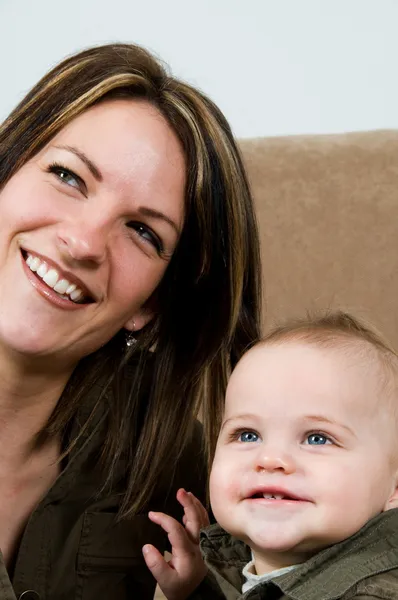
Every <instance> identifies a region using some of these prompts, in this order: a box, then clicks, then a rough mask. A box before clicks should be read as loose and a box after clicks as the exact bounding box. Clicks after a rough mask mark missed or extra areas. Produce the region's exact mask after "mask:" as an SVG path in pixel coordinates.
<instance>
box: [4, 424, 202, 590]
mask: <svg viewBox="0 0 398 600" xmlns="http://www.w3.org/2000/svg"><path fill="white" fill-rule="evenodd" d="M103 439H104V429H103V423H102V420H101V419H99V420H97V423H96V424H95V425H94V424H93V425H92V427H91V429H90V430H89V431H87V432H86V433H85V435H84V437H82V439H81V440H80V444H79V447H77V448H76V449H75V450H74V451H73V452H72V453H71V455H70V456H69V459H68V461H67V464H66V465H64V468H63V470H62V472H61V474H60V475H59V477H58V479H57V480H56V482H55V483H54V485H53V487H52V488H51V489H50V490H49V492H48V493H47V495H46V497H45V498H44V499H43V500H42V501H41V502H40V504H39V505H38V506H37V507H36V509H35V510H34V512H33V514H32V515H31V517H30V519H29V521H28V524H27V526H26V528H25V530H24V533H23V535H22V538H21V542H20V545H19V549H18V552H17V556H16V562H15V566H14V568H13V571H12V573H10V574H8V573H7V570H6V568H5V566H4V562H3V560H2V557H1V554H0V600H15V599H16V598H17V599H18V600H19V599H21V600H149V599H151V600H152V598H153V595H154V591H155V581H154V579H153V578H152V575H151V574H150V572H149V570H148V569H147V567H146V565H145V562H144V560H143V557H142V550H141V549H142V546H143V545H144V544H146V543H151V544H154V545H155V546H156V547H157V548H159V550H160V551H164V550H165V549H167V548H168V542H167V537H166V536H165V535H164V534H163V532H162V530H161V528H160V527H158V526H157V525H155V524H153V523H152V522H151V521H150V520H149V519H148V517H147V511H145V513H143V514H138V515H136V516H134V517H133V518H132V519H130V520H123V521H120V520H119V521H118V520H116V518H115V517H116V514H117V512H118V509H119V506H120V502H121V497H122V494H123V490H124V487H125V479H126V471H127V467H126V465H125V464H120V465H119V469H118V473H116V474H115V479H114V486H113V490H114V492H113V493H112V494H110V493H109V492H108V493H107V492H104V491H103V492H100V493H99V494H98V492H99V490H101V487H102V486H103V483H104V479H105V476H104V473H103V472H102V470H101V467H100V466H99V465H100V461H99V460H98V457H99V454H100V449H101V445H102V443H103ZM204 465H205V461H204V453H203V447H202V429H201V426H200V425H199V423H196V424H195V427H194V430H193V433H192V439H191V441H190V443H189V444H188V446H187V447H186V449H185V451H184V452H183V455H182V457H181V460H180V462H179V464H178V466H177V468H176V469H175V470H173V469H172V465H165V469H166V470H167V476H169V475H170V477H169V483H170V485H169V486H168V489H167V490H164V489H159V490H157V491H155V494H154V496H153V498H151V499H149V502H148V507H147V508H148V510H161V511H164V512H167V513H169V514H171V515H173V516H175V517H176V518H178V519H180V518H181V516H182V515H181V507H180V506H179V505H178V502H177V500H176V498H175V495H176V491H177V490H178V488H179V487H185V488H186V489H187V490H191V491H192V492H193V493H194V494H195V495H197V496H198V497H200V498H202V499H203V498H204V496H205V488H206V470H205V466H204Z"/></svg>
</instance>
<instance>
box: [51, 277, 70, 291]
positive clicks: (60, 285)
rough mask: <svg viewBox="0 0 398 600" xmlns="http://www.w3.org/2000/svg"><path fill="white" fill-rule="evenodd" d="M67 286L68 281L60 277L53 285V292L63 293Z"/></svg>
mask: <svg viewBox="0 0 398 600" xmlns="http://www.w3.org/2000/svg"><path fill="white" fill-rule="evenodd" d="M68 287H70V285H69V281H67V280H66V279H60V280H59V281H58V283H56V284H55V285H54V292H57V293H58V294H61V295H63V294H65V292H66V290H67V289H68Z"/></svg>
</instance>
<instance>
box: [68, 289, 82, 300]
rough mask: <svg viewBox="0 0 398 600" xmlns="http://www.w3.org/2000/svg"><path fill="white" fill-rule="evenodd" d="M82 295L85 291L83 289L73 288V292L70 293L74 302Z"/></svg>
mask: <svg viewBox="0 0 398 600" xmlns="http://www.w3.org/2000/svg"><path fill="white" fill-rule="evenodd" d="M82 296H83V293H82V292H81V290H73V292H72V293H71V294H70V297H71V299H72V300H73V301H74V302H76V300H80V298H81V297H82Z"/></svg>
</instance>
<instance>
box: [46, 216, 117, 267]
mask: <svg viewBox="0 0 398 600" xmlns="http://www.w3.org/2000/svg"><path fill="white" fill-rule="evenodd" d="M57 243H58V248H59V251H60V253H61V254H62V255H63V257H64V258H65V260H71V259H72V260H75V261H79V262H89V263H91V264H101V263H102V262H103V261H104V260H105V258H106V254H107V243H108V232H107V228H106V227H105V226H103V225H101V226H100V225H95V224H87V223H85V222H73V223H64V224H63V225H62V226H60V228H59V229H58V232H57Z"/></svg>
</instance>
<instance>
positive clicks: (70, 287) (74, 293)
mask: <svg viewBox="0 0 398 600" xmlns="http://www.w3.org/2000/svg"><path fill="white" fill-rule="evenodd" d="M26 264H27V265H28V267H29V269H30V270H31V271H33V272H36V273H37V275H38V276H39V277H40V278H41V279H42V280H43V281H44V283H46V284H47V285H48V287H50V288H52V289H53V290H54V291H55V292H57V293H58V294H60V295H61V296H65V295H67V296H69V298H70V299H71V300H72V301H73V302H78V301H79V300H82V298H83V297H84V294H83V292H82V290H81V289H80V288H78V287H77V285H76V284H75V283H70V282H69V281H68V280H67V279H60V275H59V273H58V271H56V269H52V268H49V267H48V265H47V264H46V263H45V262H42V261H41V260H40V258H38V257H37V256H32V255H31V254H28V255H27V258H26Z"/></svg>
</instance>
